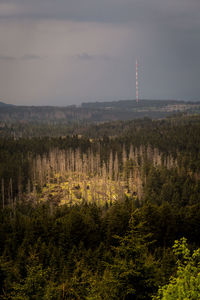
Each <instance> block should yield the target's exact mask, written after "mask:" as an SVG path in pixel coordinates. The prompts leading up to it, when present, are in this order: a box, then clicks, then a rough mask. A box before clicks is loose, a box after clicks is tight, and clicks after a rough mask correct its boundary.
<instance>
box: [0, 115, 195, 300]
mask: <svg viewBox="0 0 200 300" xmlns="http://www.w3.org/2000/svg"><path fill="white" fill-rule="evenodd" d="M83 130H85V131H86V128H84V129H83ZM199 132H200V119H199V117H181V118H179V117H178V118H171V119H168V120H158V121H152V120H150V119H144V120H137V121H130V122H114V123H109V124H102V125H96V126H91V127H90V126H87V135H84V134H82V135H81V136H80V135H68V136H65V137H54V138H53V137H48V136H46V137H34V138H17V139H13V138H1V139H0V161H1V164H0V178H1V199H0V200H1V203H0V205H1V210H0V282H1V286H0V299H15V300H16V299H81V300H82V299H90V300H94V299H126V300H129V299H137V300H139V299H151V298H152V297H153V295H156V293H157V291H158V289H159V286H163V285H165V284H167V283H168V282H169V280H170V277H171V275H172V274H173V275H174V274H176V270H177V274H182V273H181V272H182V271H183V270H184V267H183V266H184V264H183V265H181V264H180V263H178V264H177V265H176V263H175V262H176V260H177V259H176V256H175V254H176V253H175V254H174V251H173V250H172V245H173V244H174V241H175V240H176V239H180V238H182V237H185V238H187V240H188V243H189V248H190V249H192V250H193V249H195V248H198V247H200V241H199V232H200V221H199V220H200V201H199V200H200V199H199V198H200V176H199V171H200V155H199V153H200V137H199ZM184 245H185V244H184V243H183V244H182V246H181V245H180V249H184V251H186V252H187V249H186V247H185V246H184ZM181 247H182V248H181ZM184 247H185V248H184ZM177 249H179V248H177ZM178 251H179V250H177V251H176V252H177V253H179V252H180V251H179V252H178ZM194 253H196V252H194ZM179 254H180V253H179ZM187 259H188V265H187V266H189V267H191V260H189V258H188V257H187ZM178 262H179V260H178ZM195 272H197V273H198V268H196V269H195ZM181 276H182V275H181ZM177 282H178V281H177ZM166 290H167V289H166ZM169 290H170V288H169ZM163 291H164V290H163ZM159 293H162V289H160V292H159ZM160 295H161V294H160ZM159 299H162V298H161V297H160V298H159ZM166 299H168V298H166ZM169 299H171V298H169ZM180 299H182V298H180ZM183 299H184V298H183Z"/></svg>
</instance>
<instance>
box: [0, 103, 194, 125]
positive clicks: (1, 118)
mask: <svg viewBox="0 0 200 300" xmlns="http://www.w3.org/2000/svg"><path fill="white" fill-rule="evenodd" d="M174 113H190V114H194V113H198V114H199V113H200V103H199V102H186V101H176V100H140V101H139V103H136V101H135V100H120V101H113V102H95V103H83V104H81V105H80V106H76V105H71V106H64V107H59V106H58V107H57V106H17V105H5V104H4V105H3V104H2V105H0V127H4V126H6V127H7V126H12V125H13V124H14V123H18V124H24V123H33V122H34V123H42V124H45V125H49V124H54V125H57V124H67V125H69V124H71V123H74V122H77V123H78V124H79V123H85V122H87V123H91V122H92V123H98V122H108V121H116V120H132V119H137V118H144V117H149V118H154V119H158V118H164V117H166V116H170V115H173V114H174Z"/></svg>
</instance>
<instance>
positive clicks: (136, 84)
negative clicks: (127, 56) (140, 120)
mask: <svg viewBox="0 0 200 300" xmlns="http://www.w3.org/2000/svg"><path fill="white" fill-rule="evenodd" d="M135 79H136V82H135V87H136V103H138V102H139V93H138V61H137V59H136V70H135Z"/></svg>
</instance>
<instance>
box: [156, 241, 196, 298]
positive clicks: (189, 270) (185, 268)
mask: <svg viewBox="0 0 200 300" xmlns="http://www.w3.org/2000/svg"><path fill="white" fill-rule="evenodd" d="M173 249H174V253H175V255H176V257H177V272H176V275H173V276H172V277H171V279H170V281H169V283H168V284H167V285H165V286H163V287H161V288H160V289H159V291H158V295H157V296H155V297H153V299H154V300H158V299H162V300H174V299H180V300H186V299H188V300H189V299H190V300H197V299H199V295H200V249H197V250H195V251H193V253H192V254H191V253H190V250H189V249H188V245H187V242H186V239H185V238H182V239H181V240H180V241H175V244H174V246H173Z"/></svg>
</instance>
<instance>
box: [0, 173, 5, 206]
mask: <svg viewBox="0 0 200 300" xmlns="http://www.w3.org/2000/svg"><path fill="white" fill-rule="evenodd" d="M4 188H5V187H4V179H3V178H2V179H1V197H2V207H3V209H4V207H5V190H4Z"/></svg>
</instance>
